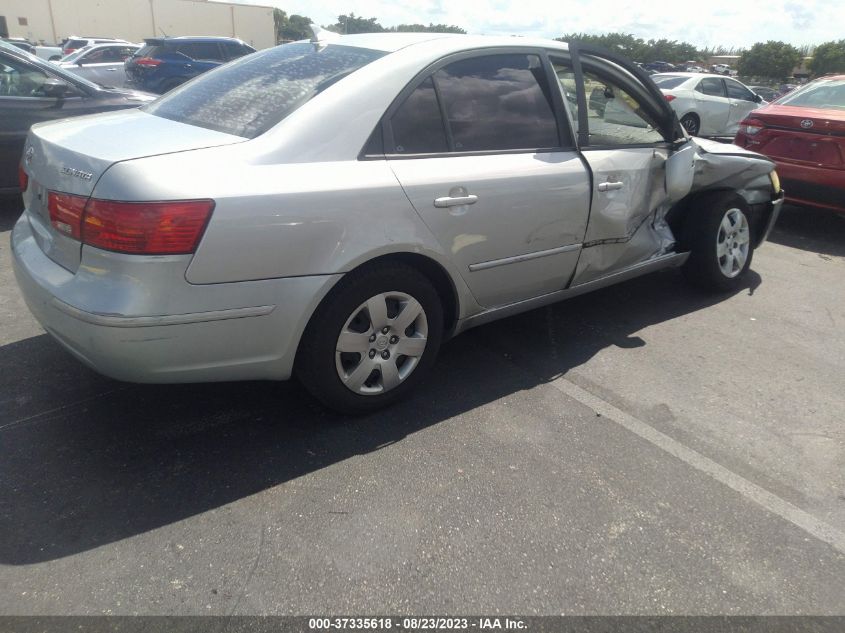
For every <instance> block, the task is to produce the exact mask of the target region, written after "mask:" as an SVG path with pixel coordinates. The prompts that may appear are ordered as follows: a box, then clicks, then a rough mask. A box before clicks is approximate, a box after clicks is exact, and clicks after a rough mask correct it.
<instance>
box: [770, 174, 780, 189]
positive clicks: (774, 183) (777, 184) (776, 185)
mask: <svg viewBox="0 0 845 633" xmlns="http://www.w3.org/2000/svg"><path fill="white" fill-rule="evenodd" d="M769 180H771V181H772V187H774V189H775V193H780V178H779V177H778V172H777V171H776V170H774V169H773V170H772V171H771V172H769Z"/></svg>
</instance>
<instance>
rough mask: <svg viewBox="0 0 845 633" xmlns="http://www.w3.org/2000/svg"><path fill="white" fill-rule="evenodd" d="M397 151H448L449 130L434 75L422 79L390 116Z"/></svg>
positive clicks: (403, 152) (411, 152) (404, 152)
mask: <svg viewBox="0 0 845 633" xmlns="http://www.w3.org/2000/svg"><path fill="white" fill-rule="evenodd" d="M390 125H391V128H392V130H393V145H394V147H393V150H392V152H391V153H396V154H430V153H437V152H448V151H449V144H448V142H447V141H446V131H445V129H444V128H443V118H442V117H441V116H440V106H439V105H438V103H437V93H436V92H435V91H434V82H433V81H432V79H431V77H429V78H427V79H426V80H425V81H424V82H422V83H421V84H420V85H419V86H418V87H417V88H416V90H414V91H413V92H412V93H411V94H410V95H408V98H407V99H405V102H404V103H403V104H402V105H401V106H400V107H399V109H398V110H397V111H396V114H394V115H393V117H392V118H391V119H390Z"/></svg>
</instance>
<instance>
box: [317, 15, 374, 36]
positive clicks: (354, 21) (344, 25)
mask: <svg viewBox="0 0 845 633" xmlns="http://www.w3.org/2000/svg"><path fill="white" fill-rule="evenodd" d="M326 28H327V29H329V30H330V31H334V32H336V33H344V34H346V33H349V34H352V33H384V32H385V31H386V30H387V29H385V28H384V27H383V26H382V25H381V24H379V23H378V20H377V19H376V18H362V17H361V16H359V15H355V14H354V13H350V14H349V15H339V16H337V22H336V23H335V24H332V25H331V26H327V27H326Z"/></svg>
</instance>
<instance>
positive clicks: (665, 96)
mask: <svg viewBox="0 0 845 633" xmlns="http://www.w3.org/2000/svg"><path fill="white" fill-rule="evenodd" d="M663 98H664V99H666V101H669V102H670V103H671V102H672V101H674V100H675V99H677V97H676V96H675V95H663Z"/></svg>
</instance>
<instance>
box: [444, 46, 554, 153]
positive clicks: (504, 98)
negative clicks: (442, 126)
mask: <svg viewBox="0 0 845 633" xmlns="http://www.w3.org/2000/svg"><path fill="white" fill-rule="evenodd" d="M434 81H435V82H436V83H437V87H438V90H439V91H440V96H441V98H442V100H443V109H444V111H445V113H446V119H447V124H448V126H449V129H450V131H451V134H452V138H453V142H454V150H455V151H458V152H471V151H489V150H510V149H539V148H552V147H558V146H559V145H560V139H559V138H558V129H557V120H556V118H555V114H554V107H553V105H552V99H551V93H550V91H549V89H548V83H547V82H546V75H545V71H544V69H543V65H542V63H541V62H540V58H539V56H537V55H526V54H506V55H489V56H485V57H473V58H470V59H464V60H460V61H457V62H453V63H451V64H449V65H448V66H445V67H443V68H442V69H440V70H438V71H437V72H436V73H435V74H434Z"/></svg>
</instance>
